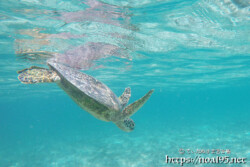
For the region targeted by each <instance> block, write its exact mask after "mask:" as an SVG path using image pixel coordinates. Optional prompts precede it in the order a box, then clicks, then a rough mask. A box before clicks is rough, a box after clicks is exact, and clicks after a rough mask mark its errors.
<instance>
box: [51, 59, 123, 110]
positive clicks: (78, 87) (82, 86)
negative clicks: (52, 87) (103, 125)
mask: <svg viewBox="0 0 250 167" xmlns="http://www.w3.org/2000/svg"><path fill="white" fill-rule="evenodd" d="M47 63H48V65H49V66H50V68H51V69H52V70H54V71H55V72H56V73H57V74H58V75H59V76H60V78H61V82H62V84H63V85H61V87H63V89H64V90H65V89H66V90H65V91H66V92H67V93H68V94H69V95H70V96H72V94H73V93H70V92H75V94H78V95H81V94H82V95H81V97H84V99H83V98H82V99H81V100H85V101H93V100H94V101H95V103H93V102H92V106H93V105H99V106H101V107H102V106H103V107H106V108H108V110H113V111H120V110H121V105H120V102H119V99H118V97H117V96H116V95H115V94H114V93H113V91H112V90H111V89H110V88H109V87H107V86H106V85H105V84H103V83H102V82H100V81H98V80H97V79H95V78H93V77H92V76H90V75H87V74H85V73H83V72H81V71H79V70H76V69H73V68H71V67H67V66H65V65H63V64H60V63H57V62H53V61H48V62H47ZM69 85H70V86H69ZM73 89H74V91H73ZM78 95H74V100H75V101H78V99H77V96H78ZM79 100H80V99H79ZM79 103H81V102H78V104H79ZM98 103H99V104H98ZM79 105H84V104H83V103H81V104H79ZM81 107H82V108H84V106H81ZM94 107H95V106H93V108H94ZM99 108H100V107H99ZM92 111H93V109H92ZM93 112H95V111H93Z"/></svg>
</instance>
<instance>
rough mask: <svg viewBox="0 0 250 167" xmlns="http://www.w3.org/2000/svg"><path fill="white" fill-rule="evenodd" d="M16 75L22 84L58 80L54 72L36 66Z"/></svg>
mask: <svg viewBox="0 0 250 167" xmlns="http://www.w3.org/2000/svg"><path fill="white" fill-rule="evenodd" d="M17 73H18V74H19V75H18V79H19V80H20V81H21V82H22V83H24V84H34V83H43V82H56V81H59V80H60V77H59V76H58V75H57V74H56V72H55V71H52V70H49V69H46V68H42V67H37V66H32V67H30V68H25V69H23V70H21V71H18V72H17Z"/></svg>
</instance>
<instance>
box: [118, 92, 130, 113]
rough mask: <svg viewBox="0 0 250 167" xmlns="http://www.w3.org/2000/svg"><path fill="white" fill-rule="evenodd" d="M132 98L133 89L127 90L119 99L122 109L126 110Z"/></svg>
mask: <svg viewBox="0 0 250 167" xmlns="http://www.w3.org/2000/svg"><path fill="white" fill-rule="evenodd" d="M130 96H131V89H130V88H126V89H125V90H124V92H123V94H122V95H121V96H120V97H119V100H120V103H121V106H122V108H124V107H125V106H126V105H127V104H128V101H129V99H130Z"/></svg>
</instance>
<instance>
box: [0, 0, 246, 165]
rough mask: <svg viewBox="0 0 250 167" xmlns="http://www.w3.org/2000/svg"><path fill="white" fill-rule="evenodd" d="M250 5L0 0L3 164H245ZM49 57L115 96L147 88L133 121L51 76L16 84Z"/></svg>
mask: <svg viewBox="0 0 250 167" xmlns="http://www.w3.org/2000/svg"><path fill="white" fill-rule="evenodd" d="M249 9H250V1H249V0H164V1H163V0H157V1H154V0H141V1H139V0H133V1H132V0H119V1H115V0H103V1H97V0H86V1H82V0H72V1H69V0H61V1H57V0H6V1H5V0H0V167H159V166H180V164H169V163H166V162H165V161H166V155H168V156H170V157H186V158H187V157H192V158H194V157H196V156H201V157H210V158H212V157H216V156H222V157H224V156H230V157H232V158H233V157H237V158H246V163H245V164H242V163H241V164H233V163H232V164H219V165H218V164H210V165H204V164H198V163H197V164H192V163H189V164H184V166H244V167H247V166H250V165H249V162H248V161H249V158H250V123H249V118H250V115H249V112H250V86H249V85H250V52H249V51H250V31H249V30H250V11H249ZM51 57H53V58H55V59H56V60H57V61H58V62H60V63H63V64H66V65H68V66H70V67H72V68H77V69H79V70H82V71H83V72H85V73H87V74H90V75H92V76H93V77H95V78H97V79H98V80H100V81H102V82H103V83H105V84H106V85H107V86H109V87H110V88H111V89H112V90H113V91H114V93H115V94H116V95H117V96H120V95H121V94H122V92H123V90H124V88H125V87H131V89H132V96H131V99H130V102H129V103H132V102H134V101H136V100H137V99H139V98H141V97H142V96H143V95H144V94H145V93H146V92H147V91H149V90H150V89H154V90H155V92H154V93H153V95H152V97H151V98H150V99H149V101H148V102H147V103H146V104H145V105H144V106H143V107H142V108H141V109H140V110H139V111H138V112H137V113H136V114H135V115H133V116H132V119H133V120H134V121H135V123H136V127H135V130H134V131H133V132H130V133H126V132H123V131H121V130H120V129H118V128H117V127H116V126H115V125H114V124H112V123H108V122H103V121H100V120H97V119H95V118H94V117H93V116H92V115H90V114H88V113H87V112H85V111H83V110H82V109H81V108H80V107H78V106H77V105H76V104H75V103H74V102H73V101H72V100H71V99H70V97H69V96H67V95H66V93H65V92H63V90H61V89H60V88H59V87H58V86H57V85H56V84H54V83H44V84H30V85H26V84H21V83H20V82H19V81H18V79H17V73H16V71H18V70H21V69H23V68H27V67H30V66H32V65H37V66H41V67H47V66H46V60H47V59H49V58H51ZM180 149H184V150H185V154H180V152H179V150H180ZM188 149H190V150H192V151H194V153H191V154H189V153H187V151H188ZM197 149H198V150H202V149H203V150H209V151H210V153H209V154H199V153H196V151H197ZM213 149H216V150H217V149H220V151H221V152H220V153H218V154H213V153H211V151H212V150H213ZM223 150H230V151H231V153H230V154H228V153H224V154H223Z"/></svg>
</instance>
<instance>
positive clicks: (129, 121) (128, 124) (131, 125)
mask: <svg viewBox="0 0 250 167" xmlns="http://www.w3.org/2000/svg"><path fill="white" fill-rule="evenodd" d="M124 124H125V126H126V127H127V128H129V130H134V128H135V123H134V121H133V120H132V119H130V118H126V119H124Z"/></svg>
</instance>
